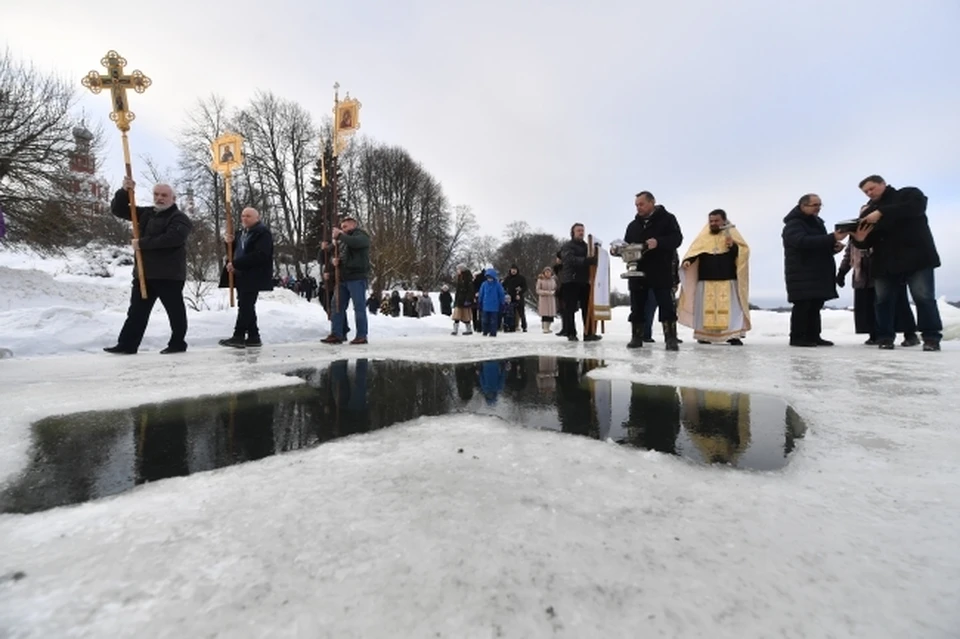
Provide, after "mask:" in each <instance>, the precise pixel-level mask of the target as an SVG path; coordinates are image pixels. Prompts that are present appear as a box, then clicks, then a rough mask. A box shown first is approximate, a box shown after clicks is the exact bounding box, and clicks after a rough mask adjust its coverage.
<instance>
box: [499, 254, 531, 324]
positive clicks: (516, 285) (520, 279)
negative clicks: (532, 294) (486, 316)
mask: <svg viewBox="0 0 960 639" xmlns="http://www.w3.org/2000/svg"><path fill="white" fill-rule="evenodd" d="M503 290H505V291H506V292H507V295H508V296H509V297H510V301H511V302H512V306H513V307H514V308H515V309H516V313H517V315H519V316H520V328H521V329H523V332H524V333H526V332H527V309H526V305H527V303H526V301H525V300H526V296H527V278H525V277H524V276H523V275H520V267H518V266H517V265H516V264H514V265H512V266H511V267H510V271H509V272H508V273H507V276H506V277H505V278H503Z"/></svg>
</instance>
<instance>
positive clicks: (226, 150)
mask: <svg viewBox="0 0 960 639" xmlns="http://www.w3.org/2000/svg"><path fill="white" fill-rule="evenodd" d="M220 161H221V162H223V163H224V164H226V163H228V162H233V150H232V149H231V148H230V145H229V144H221V145H220Z"/></svg>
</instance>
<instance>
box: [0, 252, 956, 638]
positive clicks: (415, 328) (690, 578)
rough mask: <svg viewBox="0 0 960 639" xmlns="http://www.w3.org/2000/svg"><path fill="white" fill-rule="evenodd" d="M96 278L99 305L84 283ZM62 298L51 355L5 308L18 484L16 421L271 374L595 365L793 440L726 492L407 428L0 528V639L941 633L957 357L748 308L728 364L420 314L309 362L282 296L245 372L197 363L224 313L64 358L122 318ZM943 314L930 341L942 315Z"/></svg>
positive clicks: (521, 432) (480, 429) (470, 431)
mask: <svg viewBox="0 0 960 639" xmlns="http://www.w3.org/2000/svg"><path fill="white" fill-rule="evenodd" d="M6 265H7V266H11V265H10V264H6ZM124 268H125V267H124ZM31 277H32V276H31ZM57 277H61V276H57ZM71 277H80V276H71ZM95 280H96V281H100V282H102V283H103V284H104V286H105V287H107V286H109V282H110V279H109V278H87V280H86V282H87V283H91V282H93V281H95ZM8 281H9V280H8ZM68 301H69V303H64V304H59V305H57V306H60V307H61V308H72V309H74V310H73V311H72V312H73V313H75V317H76V316H83V313H84V312H86V313H89V318H90V320H89V321H90V324H89V325H88V326H87V327H86V328H85V329H83V330H79V331H77V333H76V334H73V335H70V336H68V339H67V338H65V341H60V342H58V346H57V348H53V349H46V350H45V347H44V348H41V347H39V346H37V344H39V343H43V342H45V341H48V340H51V339H54V340H59V339H60V338H59V337H58V336H57V335H55V334H54V333H53V332H51V331H53V330H54V329H53V328H51V327H54V326H55V327H57V328H56V330H64V328H65V327H66V325H67V324H66V322H64V323H62V324H61V323H58V322H59V320H57V319H56V318H57V317H58V316H59V315H60V314H61V311H55V310H51V308H52V306H46V307H43V306H40V307H37V308H38V310H40V309H46V311H47V312H48V313H49V314H50V315H49V317H48V318H47V319H46V320H43V321H40V320H39V319H38V320H37V324H36V326H35V327H34V329H33V333H32V334H31V333H30V331H29V330H28V328H27V327H25V326H23V321H22V320H21V319H17V320H16V322H20V324H16V322H13V321H12V320H11V316H10V315H8V313H14V314H18V313H21V312H22V310H23V309H22V307H18V308H17V309H14V310H12V311H7V312H3V313H0V345H2V346H6V347H10V345H11V344H13V345H15V346H17V347H19V349H20V351H19V352H18V349H17V348H14V349H13V350H14V352H15V355H16V357H14V358H11V359H5V360H2V361H0V393H2V404H0V405H2V409H0V471H2V472H0V481H3V480H4V479H9V478H10V477H12V476H15V475H16V474H18V473H19V472H20V470H21V469H22V468H23V467H24V465H25V459H26V455H27V454H28V450H29V445H30V442H29V425H30V423H31V422H32V421H35V420H36V419H40V418H42V417H46V416H50V415H55V414H64V413H70V412H77V411H80V410H95V409H110V408H123V407H129V406H134V405H137V404H142V403H144V402H156V401H162V400H164V399H169V398H173V397H179V396H202V395H206V394H214V393H223V392H229V391H239V390H243V389H252V388H259V387H263V386H271V385H281V384H293V383H301V382H300V380H298V379H296V378H291V377H289V376H287V375H285V373H286V372H288V371H290V370H293V369H295V368H300V367H304V366H316V365H319V364H322V363H324V362H328V361H331V360H333V359H335V358H338V357H350V358H354V357H358V356H368V357H390V358H401V359H411V360H429V361H470V360H479V359H487V358H502V357H513V356H522V355H537V354H544V355H572V356H577V355H579V356H590V357H599V358H601V359H603V360H604V361H605V363H606V364H607V367H606V368H604V369H601V370H597V371H594V372H593V373H592V375H594V376H597V377H607V378H610V379H630V380H635V381H639V382H647V383H659V384H673V385H685V386H696V387H705V388H717V389H723V390H730V391H739V392H761V393H768V394H774V395H779V396H781V397H783V398H784V399H786V400H787V401H789V402H791V404H793V405H794V406H795V407H796V409H797V411H798V412H799V413H800V414H801V415H802V416H803V418H804V419H805V421H806V423H807V425H808V426H809V430H808V432H807V434H806V437H805V439H804V440H803V441H802V442H801V443H799V446H798V449H797V451H796V452H795V453H794V459H793V461H792V462H791V464H790V465H789V466H787V467H786V468H785V469H783V470H781V471H776V472H763V473H760V472H757V473H731V472H717V471H716V470H715V469H712V468H709V467H697V466H694V465H691V464H688V463H685V462H683V461H681V460H678V459H675V458H671V457H668V456H664V455H662V454H658V453H653V452H642V451H636V450H632V449H626V448H622V447H618V446H614V445H611V444H607V443H603V442H598V441H594V440H589V439H586V438H575V437H569V436H562V435H559V434H555V433H549V432H536V431H530V430H527V429H518V428H515V427H511V425H510V424H507V423H504V422H503V421H501V420H494V419H491V418H481V417H471V416H457V417H452V418H451V417H442V418H432V419H421V420H417V421H415V422H412V423H408V424H407V425H404V426H398V427H394V428H391V429H387V430H384V431H379V432H376V433H372V434H369V435H362V436H357V437H352V438H348V439H345V440H339V441H337V442H333V443H331V444H329V445H325V446H322V447H320V448H317V449H314V450H308V451H302V452H295V453H290V454H287V455H283V456H277V457H271V458H268V459H264V460H261V461H257V462H252V463H249V464H244V465H241V466H234V467H229V468H224V469H222V470H218V471H214V472H211V473H203V474H199V475H195V476H191V477H186V478H179V479H170V480H166V481H161V482H157V483H154V484H148V485H146V486H142V487H140V488H138V489H136V490H134V491H131V492H129V493H125V494H122V495H118V496H116V497H114V498H109V499H106V500H103V501H98V502H94V503H88V504H83V505H79V506H75V507H65V508H59V509H55V510H51V511H47V512H44V513H38V514H34V515H27V516H20V515H4V516H0V628H2V629H3V632H5V633H7V634H8V635H9V636H11V637H52V636H57V637H70V636H94V637H120V636H151V637H154V636H155V637H187V636H189V637H193V636H223V637H299V636H332V637H376V636H383V637H401V636H402V637H406V636H411V637H424V636H426V637H433V636H443V637H495V636H504V637H541V636H561V637H587V636H618V637H619V636H624V637H637V636H666V637H706V636H709V637H870V638H876V637H924V638H928V637H935V638H939V637H956V636H957V632H958V629H960V612H958V610H960V588H958V587H957V585H958V584H960V550H958V544H957V530H960V490H958V489H957V486H958V485H960V469H958V462H957V459H958V458H960V455H958V453H960V429H958V428H957V425H956V420H955V418H954V416H953V413H954V411H955V410H956V403H955V402H956V399H955V398H956V397H958V396H960V381H958V380H960V376H958V374H957V373H958V369H960V357H958V349H957V348H956V343H951V342H947V343H945V344H944V352H942V353H924V352H921V351H919V350H917V349H897V350H895V351H892V352H881V351H878V350H877V349H874V348H867V347H863V346H861V345H859V343H860V342H861V341H862V336H855V335H852V318H851V317H850V314H849V313H845V312H842V311H837V312H827V313H825V314H824V326H825V330H824V333H825V336H826V337H827V338H829V339H836V340H837V341H838V346H836V347H834V348H832V349H827V348H820V349H791V348H789V347H787V346H785V342H786V338H785V335H786V328H787V324H788V317H787V316H786V315H779V314H775V313H756V314H755V315H754V318H755V324H756V326H757V329H756V330H755V331H754V332H752V333H750V335H749V336H748V338H747V340H746V344H747V345H746V346H744V347H742V348H732V347H726V346H700V345H696V344H693V343H691V339H690V336H689V333H687V334H681V337H683V338H684V339H685V340H686V342H685V344H683V345H681V350H680V352H679V353H667V352H665V351H664V350H663V346H662V343H659V344H656V345H654V347H653V348H651V347H645V348H643V349H641V350H640V351H636V352H631V351H628V350H627V349H625V348H624V344H625V343H626V341H627V337H628V335H627V326H626V323H625V321H624V320H623V316H622V313H619V311H618V313H617V314H615V318H616V319H615V321H613V322H611V323H610V324H608V326H607V328H608V331H607V335H606V336H605V338H604V340H603V341H602V342H599V343H597V344H584V343H582V342H580V343H576V344H574V343H568V342H566V341H565V340H561V339H558V338H557V337H554V336H552V335H543V334H541V333H536V332H531V333H527V334H522V333H516V334H508V335H501V336H498V337H497V338H496V339H489V338H482V337H480V336H472V337H464V336H462V335H461V336H457V337H454V336H451V335H449V334H448V332H449V325H448V324H447V323H446V320H445V318H443V319H441V318H430V319H426V320H413V319H403V318H400V319H394V318H382V317H379V316H378V317H376V318H373V320H372V324H371V335H372V339H371V344H370V345H369V346H348V345H343V346H338V347H326V346H322V345H320V344H317V341H316V340H317V338H319V337H320V336H322V335H324V334H326V332H327V331H326V329H327V324H326V322H324V321H323V317H322V312H321V311H320V310H319V308H318V307H315V306H314V307H311V306H307V305H306V304H305V303H304V302H302V301H300V300H297V299H292V300H288V299H285V298H283V297H282V296H281V297H280V298H279V299H278V300H276V301H274V302H270V303H268V304H265V305H264V310H265V312H264V313H262V318H263V319H262V322H263V325H264V328H265V341H266V342H267V344H268V345H267V346H266V347H264V348H263V349H262V350H261V352H259V353H253V352H242V351H234V350H227V349H218V348H215V347H211V348H205V346H206V345H208V344H212V343H213V341H214V338H215V337H217V336H222V335H224V334H225V332H228V331H229V328H230V327H231V326H232V321H233V320H232V317H233V315H232V313H233V312H232V311H208V312H206V313H198V314H192V315H191V335H190V336H188V340H190V341H191V350H190V351H188V352H187V353H186V354H184V355H181V356H176V357H166V356H160V355H158V354H156V352H144V353H142V354H140V355H137V356H136V357H111V356H107V355H104V354H83V353H82V352H80V351H83V350H84V349H90V350H94V349H98V348H99V347H100V346H103V345H105V343H104V342H103V341H98V340H100V338H101V337H103V338H105V337H112V336H113V335H115V330H116V329H118V328H119V322H120V321H121V320H122V309H117V308H115V309H114V310H112V311H111V310H109V309H108V310H99V309H97V308H91V307H90V306H89V305H84V304H81V303H79V302H76V301H74V300H68ZM314 308H315V309H316V310H314ZM301 309H303V310H302V311H301ZM944 311H945V319H946V320H947V322H948V325H949V326H950V329H949V330H954V331H955V330H956V326H957V324H958V316H957V314H955V313H953V311H951V310H950V309H948V308H944ZM161 313H162V311H161ZM34 315H35V316H38V317H39V315H40V313H36V312H35V313H34ZM17 317H19V315H17ZM531 319H533V320H534V321H532V322H531V330H532V331H535V330H536V327H537V326H538V324H537V323H536V321H535V319H536V318H534V317H533V316H532V314H531ZM163 320H164V318H163V316H162V314H158V316H157V317H154V318H153V320H152V321H153V325H152V326H151V333H149V335H150V336H151V337H150V339H151V340H152V342H150V349H148V351H150V350H152V349H155V348H156V347H157V346H162V341H163V340H164V339H165V331H166V327H165V326H164V323H165V322H164V321H163ZM13 325H17V326H21V328H18V329H16V331H14V332H13V333H10V332H9V331H10V327H11V326H13ZM94 326H100V327H101V328H100V329H99V330H100V332H99V333H97V334H95V335H94V336H92V337H90V336H87V337H84V334H85V331H87V330H93V327H94ZM11 335H13V337H12V338H11V337H10V336H11ZM31 335H32V337H31ZM657 337H658V338H659V335H657ZM8 340H12V341H8ZM70 340H73V342H71V341H70ZM108 341H109V340H108ZM280 342H289V343H288V344H281V343H280ZM58 349H59V350H58ZM57 352H59V353H64V354H62V355H51V356H45V357H24V354H31V353H32V354H34V355H37V354H41V353H57ZM460 448H462V449H464V453H463V454H458V453H457V452H456V451H457V450H458V449H460ZM18 571H22V572H23V573H24V574H25V576H23V577H22V578H20V579H13V578H12V577H10V578H4V576H10V575H13V574H15V573H17V572H18Z"/></svg>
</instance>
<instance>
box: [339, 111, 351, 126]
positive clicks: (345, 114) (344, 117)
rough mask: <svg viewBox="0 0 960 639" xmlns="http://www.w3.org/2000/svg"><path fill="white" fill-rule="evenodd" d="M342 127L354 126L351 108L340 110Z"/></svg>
mask: <svg viewBox="0 0 960 639" xmlns="http://www.w3.org/2000/svg"><path fill="white" fill-rule="evenodd" d="M340 128H341V129H350V128H353V113H352V111H351V110H350V109H349V108H346V109H341V110H340Z"/></svg>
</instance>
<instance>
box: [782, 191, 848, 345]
mask: <svg viewBox="0 0 960 639" xmlns="http://www.w3.org/2000/svg"><path fill="white" fill-rule="evenodd" d="M822 206H823V202H822V201H821V200H820V196H819V195H817V194H816V193H808V194H806V195H804V196H803V197H801V198H800V201H799V202H798V203H797V206H795V207H794V208H793V210H792V211H790V212H789V213H788V214H787V216H786V217H785V218H783V232H782V233H781V234H780V235H781V238H782V240H783V258H784V259H783V271H784V272H783V277H784V281H785V282H786V285H787V301H788V302H790V303H791V304H793V311H792V312H791V313H790V346H833V342H830V341H827V340H825V339H823V338H822V337H821V336H820V331H821V323H820V311H821V310H822V309H823V305H824V303H825V302H826V301H827V300H832V299H836V298H837V297H839V295H837V282H836V276H837V263H836V262H835V261H834V258H833V256H834V255H835V254H836V253H839V252H840V251H842V250H843V248H844V245H843V244H842V242H843V239H844V238H846V237H847V233H843V232H840V231H835V232H834V233H827V227H826V225H824V223H823V220H821V219H820V208H821V207H822Z"/></svg>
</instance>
